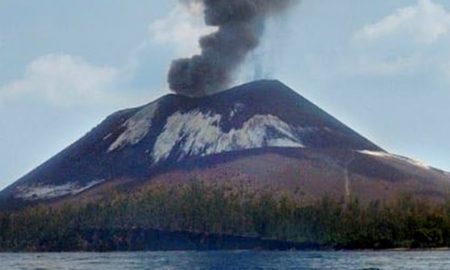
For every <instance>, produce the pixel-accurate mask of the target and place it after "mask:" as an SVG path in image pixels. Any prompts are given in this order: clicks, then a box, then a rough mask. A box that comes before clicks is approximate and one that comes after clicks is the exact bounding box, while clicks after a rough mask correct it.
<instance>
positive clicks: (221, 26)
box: [168, 0, 299, 97]
mask: <svg viewBox="0 0 450 270" xmlns="http://www.w3.org/2000/svg"><path fill="white" fill-rule="evenodd" d="M180 2H181V3H183V4H186V5H191V4H198V3H200V4H203V7H204V19H205V23H206V24H207V25H209V26H216V27H217V28H218V29H217V31H216V32H214V33H212V34H210V35H207V36H204V37H202V38H201V39H200V41H199V44H200V49H201V54H199V55H195V56H193V57H191V58H183V59H178V60H175V61H173V62H172V65H171V67H170V71H169V74H168V82H169V86H170V88H171V89H172V91H174V92H175V93H178V94H182V95H186V96H194V97H195V96H205V95H208V94H211V93H214V92H217V91H220V90H223V89H225V88H226V87H227V86H229V83H230V81H231V77H232V75H233V71H234V70H235V69H236V68H237V67H238V66H239V65H240V64H241V63H242V62H243V61H244V60H245V58H246V56H247V55H248V53H249V52H251V51H252V50H254V49H255V48H256V47H258V45H259V43H260V38H261V36H262V34H263V32H264V25H265V20H266V19H267V18H268V17H270V16H272V15H275V14H279V13H281V12H282V11H284V10H286V9H287V8H288V7H289V6H291V5H293V4H295V3H297V2H299V0H180Z"/></svg>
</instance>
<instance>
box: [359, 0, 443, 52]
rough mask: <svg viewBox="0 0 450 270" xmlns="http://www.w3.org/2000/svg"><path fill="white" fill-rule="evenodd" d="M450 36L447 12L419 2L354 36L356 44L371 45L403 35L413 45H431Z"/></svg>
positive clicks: (430, 1)
mask: <svg viewBox="0 0 450 270" xmlns="http://www.w3.org/2000/svg"><path fill="white" fill-rule="evenodd" d="M449 32H450V12H448V11H447V10H445V8H444V7H443V6H441V5H439V4H436V3H434V2H433V1H432V0H419V1H418V2H417V4H416V5H414V6H409V7H404V8H401V9H399V10H397V11H395V12H394V13H393V14H391V15H388V16H386V17H384V18H383V19H381V20H380V21H379V22H376V23H374V24H370V25H366V26H365V27H364V28H362V29H361V30H360V31H358V32H357V34H356V36H355V37H356V38H357V39H358V40H362V41H367V42H373V41H377V40H382V39H384V38H389V37H392V36H398V35H402V36H404V35H406V37H407V38H408V39H409V40H412V41H415V42H417V43H425V44H431V43H434V42H435V41H437V40H439V39H440V38H441V37H443V36H445V35H447V34H448V33H449Z"/></svg>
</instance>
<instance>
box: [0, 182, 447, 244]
mask: <svg viewBox="0 0 450 270" xmlns="http://www.w3.org/2000/svg"><path fill="white" fill-rule="evenodd" d="M155 230H156V231H155ZM149 232H150V233H149ZM155 232H156V234H155ZM162 232H175V233H178V234H179V235H181V236H183V235H184V236H183V237H186V235H187V234H189V233H190V234H192V235H195V234H201V235H203V240H201V241H204V240H205V239H204V238H205V235H206V236H208V235H212V236H216V237H219V236H222V237H224V236H225V237H226V236H239V237H248V238H249V239H262V240H267V241H279V242H286V243H295V245H293V247H302V246H304V247H310V248H320V249H390V248H435V247H447V246H450V201H449V202H448V203H432V202H428V201H424V200H419V199H415V198H414V197H413V196H408V195H403V196H399V197H398V198H397V199H396V200H393V201H389V202H382V201H374V202H370V203H364V204H362V203H360V201H359V200H358V198H351V199H348V200H340V201H336V200H332V199H330V198H327V197H323V198H322V199H320V200H317V201H316V202H314V203H304V202H301V201H298V200H296V199H294V198H291V197H289V196H287V195H280V194H277V195H274V193H272V192H270V191H267V192H265V193H264V192H263V193H261V192H253V191H251V190H249V189H247V188H244V187H239V188H237V187H231V186H227V185H210V184H207V183H205V182H202V181H192V182H190V183H189V184H185V185H179V186H172V187H167V186H164V185H152V186H150V187H147V188H142V189H141V190H140V191H139V192H134V193H129V192H126V191H120V190H112V191H110V192H108V193H107V195H106V196H104V198H102V199H101V200H99V201H95V202H86V203H80V204H78V205H73V204H72V205H71V204H65V205H58V206H44V205H41V206H35V207H32V208H27V209H25V210H22V211H20V212H10V213H0V251H82V250H90V251H92V250H95V251H108V250H142V249H149V248H150V247H151V249H159V248H158V247H161V249H183V248H186V245H178V246H177V241H174V240H173V238H174V237H175V238H176V237H177V236H176V235H172V236H167V235H166V236H164V235H162V234H161V233H162ZM164 237H165V238H164ZM189 237H192V236H189ZM164 239H171V241H172V242H171V244H170V245H169V247H164V245H162V246H161V245H160V244H161V243H159V244H158V245H153V246H152V245H149V242H152V241H160V242H161V241H166V240H164ZM221 239H222V238H221ZM233 241H238V240H236V239H234V240H233ZM143 242H147V243H143ZM178 243H179V242H178ZM150 244H151V243H150ZM166 246H167V245H166ZM219 247H220V245H219ZM222 247H223V248H230V246H227V245H222ZM232 247H233V245H232V246H231V248H232ZM236 247H241V246H239V245H236ZM249 247H250V248H252V247H257V246H254V245H253V246H251V245H250V246H249ZM187 248H189V247H187ZM192 248H193V249H195V246H193V247H192ZM215 248H217V245H216V246H215ZM261 248H264V246H261Z"/></svg>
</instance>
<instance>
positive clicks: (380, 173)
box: [0, 81, 450, 208]
mask: <svg viewBox="0 0 450 270" xmlns="http://www.w3.org/2000/svg"><path fill="white" fill-rule="evenodd" d="M191 179H201V180H204V181H212V182H229V183H231V184H233V183H235V184H238V183H240V184H242V183H244V184H245V185H248V186H249V187H251V188H253V189H255V191H267V190H271V191H273V192H275V193H277V192H283V193H289V194H291V195H292V196H296V197H299V198H301V199H304V200H314V199H317V198H320V197H322V196H325V195H326V196H331V197H334V198H345V197H347V196H355V197H359V198H361V199H362V200H383V199H389V198H393V197H395V196H397V195H398V194H401V193H410V194H413V195H414V196H420V197H425V198H430V199H433V200H444V199H445V197H446V196H447V194H448V191H449V190H450V174H448V173H446V172H444V171H441V170H438V169H435V168H432V167H429V166H427V165H424V164H422V163H420V162H418V161H415V160H412V159H409V158H406V157H402V156H398V155H395V154H391V153H388V152H387V151H385V150H383V149H382V148H381V147H379V146H377V145H375V144H374V143H372V142H370V141H369V140H367V139H366V138H364V137H363V136H361V135H359V134H358V133H356V132H355V131H353V130H352V129H350V128H349V127H347V126H346V125H344V124H343V123H341V122H339V121H338V120H337V119H335V118H334V117H332V116H331V115H329V114H327V113H326V112H324V111H323V110H321V109H320V108H318V107H317V106H315V105H314V104H312V103H311V102H309V101H308V100H306V99H305V98H303V97H302V96H300V95H299V94H297V93H296V92H295V91H293V90H291V89H290V88H288V87H287V86H285V85H283V84H282V83H280V82H278V81H256V82H252V83H249V84H245V85H242V86H238V87H235V88H232V89H229V90H227V91H224V92H221V93H218V94H215V95H211V96H206V97H201V98H190V97H185V96H180V95H174V94H170V95H166V96H164V97H162V98H160V99H158V100H156V101H154V102H152V103H150V104H147V105H145V106H142V107H139V108H133V109H127V110H123V111H119V112H116V113H114V114H112V115H111V116H109V117H108V118H107V119H105V120H104V121H103V122H102V123H101V124H100V125H98V126H97V127H95V128H94V129H93V130H92V131H90V132H89V133H88V134H86V135H85V136H84V137H83V138H81V139H80V140H79V141H77V142H75V143H74V144H73V145H71V146H69V147H68V148H67V149H65V150H63V151H62V152H60V153H59V154H57V155H56V156H54V157H53V158H51V159H50V160H49V161H47V162H45V163H44V164H42V165H41V166H39V167H38V168H36V169H34V170H33V171H31V172H30V173H28V174H27V175H25V176H24V177H22V178H21V179H19V180H17V181H16V182H15V183H13V184H12V185H11V186H9V187H7V188H6V189H5V190H3V191H2V192H1V193H0V198H1V201H2V203H1V205H2V207H3V208H5V207H6V208H20V207H23V206H25V205H30V204H36V203H47V202H55V201H64V200H68V199H72V200H77V198H81V197H89V196H94V194H98V193H101V192H102V190H105V187H111V186H122V187H127V188H129V189H133V188H137V187H139V186H143V185H150V184H153V183H159V184H177V183H183V182H185V181H189V180H191Z"/></svg>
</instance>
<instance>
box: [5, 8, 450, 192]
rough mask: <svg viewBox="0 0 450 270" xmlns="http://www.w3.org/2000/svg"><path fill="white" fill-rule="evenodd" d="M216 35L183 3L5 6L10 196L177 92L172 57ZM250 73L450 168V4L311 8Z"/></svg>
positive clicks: (259, 56) (384, 142)
mask: <svg viewBox="0 0 450 270" xmlns="http://www.w3.org/2000/svg"><path fill="white" fill-rule="evenodd" d="M212 30H213V29H208V28H205V27H203V25H202V20H201V16H200V14H199V11H198V10H190V11H188V10H185V9H183V8H182V7H181V6H179V5H178V4H177V1H175V0H165V1H160V0H158V1H157V0H133V1H122V0H95V1H92V0H78V1H73V0H58V1H55V0H40V1H28V0H0V115H1V117H0V188H3V187H5V186H6V185H8V184H11V183H12V182H13V181H15V180H16V179H17V178H19V177H20V176H22V175H23V174H25V173H27V172H28V171H29V170H31V169H32V168H34V167H36V166H37V165H39V164H41V163H42V162H43V161H45V160H47V159H48V158H50V157H51V156H53V155H54V154H56V153H57V152H59V151H60V150H62V149H63V148H64V147H66V146H68V145H69V144H70V143H72V142H74V141H75V140H76V139H78V138H79V137H81V136H82V135H83V134H85V133H86V132H88V131H89V130H90V129H92V128H93V127H94V126H95V125H97V124H98V123H99V122H100V121H101V120H102V119H104V118H105V117H106V116H107V115H109V114H110V113H112V112H114V111H115V110H118V109H121V108H126V107H132V106H137V105H142V104H145V103H147V102H149V101H151V100H153V99H155V98H157V97H159V96H161V95H163V94H166V93H168V91H167V85H166V72H167V70H168V67H169V64H170V61H171V60H172V59H174V58H177V57H180V56H189V55H191V54H193V53H195V52H196V51H197V43H196V39H197V38H198V36H199V35H202V34H204V33H208V32H210V31H212ZM255 67H258V68H257V70H258V72H256V73H254V72H253V70H255ZM244 70H245V71H246V72H245V73H244V72H242V73H239V74H238V75H237V77H238V81H239V82H243V81H247V80H250V79H252V78H255V76H256V77H258V78H259V77H267V78H276V79H279V80H281V81H283V82H284V83H286V84H287V85H289V86H290V87H291V88H294V89H295V90H297V91H298V92H299V93H300V94H302V95H303V96H305V97H306V98H308V99H310V100H311V101H313V102H314V103H316V104H317V105H319V106H320V107H322V108H323V109H325V110H326V111H328V112H329V113H331V114H333V115H334V116H336V117H337V118H338V119H340V120H341V121H343V122H344V123H346V124H348V125H349V126H351V127H352V128H353V129H355V130H356V131H358V132H360V133H361V134H362V135H364V136H366V137H368V138H369V139H371V140H372V141H374V142H375V143H377V144H379V145H380V146H382V147H383V148H385V149H386V150H389V151H391V152H395V153H398V154H402V155H406V156H409V157H412V158H415V159H418V160H422V161H424V162H426V163H428V164H431V165H433V166H436V167H440V168H443V169H446V170H450V123H449V118H450V0H445V1H438V0H433V1H432V0H419V1H417V0H414V1H411V0H409V1H407V0H396V1H390V0H385V1H373V0H339V1H327V0H303V2H302V4H301V5H299V6H298V7H297V8H295V9H292V10H291V11H290V12H289V13H288V14H286V16H284V17H282V18H274V19H273V20H272V21H271V22H270V23H269V25H268V29H267V33H266V36H265V39H264V43H263V46H262V47H261V49H259V50H258V51H257V52H255V53H253V54H252V56H251V57H250V59H249V61H248V62H247V64H246V68H245V69H244Z"/></svg>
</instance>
